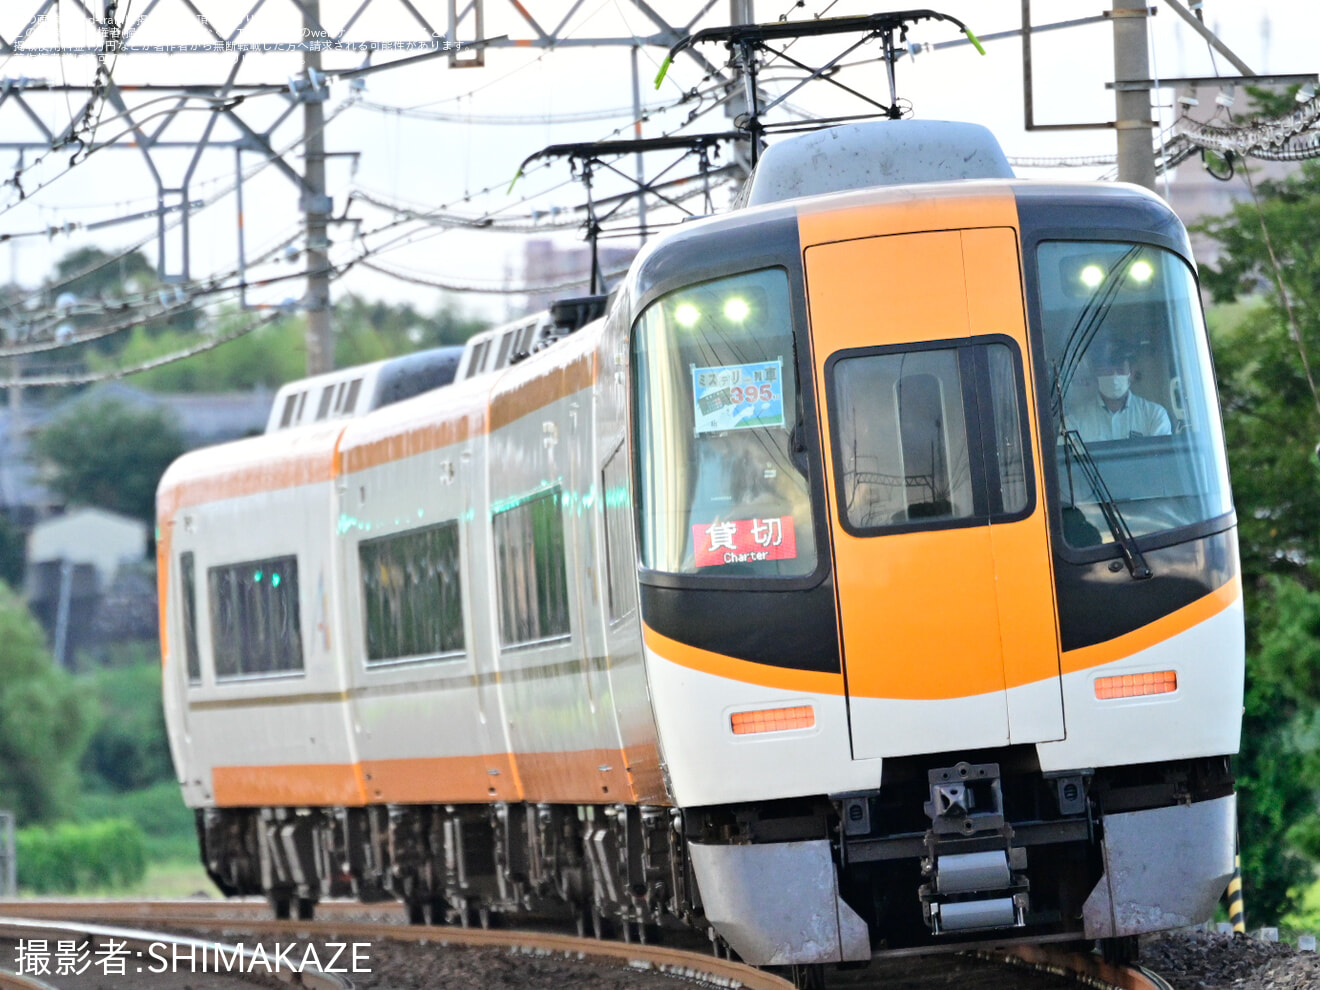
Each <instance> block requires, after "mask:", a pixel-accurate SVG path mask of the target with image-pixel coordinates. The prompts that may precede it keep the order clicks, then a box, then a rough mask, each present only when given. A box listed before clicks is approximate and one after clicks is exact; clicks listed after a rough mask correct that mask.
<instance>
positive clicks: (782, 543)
mask: <svg viewBox="0 0 1320 990" xmlns="http://www.w3.org/2000/svg"><path fill="white" fill-rule="evenodd" d="M692 545H693V546H694V547H695V548H696V564H697V566H698V567H715V566H717V565H720V564H746V563H752V562H754V561H758V560H788V559H791V558H793V557H796V556H797V543H796V541H795V540H794V538H793V517H792V516H778V517H772V518H770V519H732V520H729V521H728V522H713V523H709V524H702V523H698V524H696V525H694V526H693V527H692Z"/></svg>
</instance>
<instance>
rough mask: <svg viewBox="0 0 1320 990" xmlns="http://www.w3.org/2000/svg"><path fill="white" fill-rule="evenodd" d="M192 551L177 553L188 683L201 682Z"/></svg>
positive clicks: (195, 582) (195, 585)
mask: <svg viewBox="0 0 1320 990" xmlns="http://www.w3.org/2000/svg"><path fill="white" fill-rule="evenodd" d="M195 567H196V564H195V561H194V557H193V552H192V551H191V550H186V551H184V552H183V553H181V554H179V584H180V587H179V598H180V604H181V605H182V608H181V609H180V613H181V614H182V616H183V647H184V651H185V654H186V656H187V663H188V683H189V684H200V683H202V661H201V658H200V656H199V654H198V652H197V578H196V573H195Z"/></svg>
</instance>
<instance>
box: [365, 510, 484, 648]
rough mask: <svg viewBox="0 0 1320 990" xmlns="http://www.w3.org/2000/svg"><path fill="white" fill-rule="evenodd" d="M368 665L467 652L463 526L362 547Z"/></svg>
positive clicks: (451, 524)
mask: <svg viewBox="0 0 1320 990" xmlns="http://www.w3.org/2000/svg"><path fill="white" fill-rule="evenodd" d="M358 562H359V563H360V565H361V577H362V602H363V612H364V615H363V619H364V622H365V626H366V641H367V642H366V647H367V663H368V664H380V663H387V662H390V661H399V660H417V659H431V658H435V657H441V656H445V655H455V654H461V653H462V652H463V602H462V579H461V576H460V572H459V558H458V523H457V522H447V523H441V524H440V525H439V526H429V527H427V528H425V529H417V530H412V531H410V532H407V533H399V534H397V535H394V536H386V537H382V538H380V539H376V540H364V541H363V542H362V543H360V544H358Z"/></svg>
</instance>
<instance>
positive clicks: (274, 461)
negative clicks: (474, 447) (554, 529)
mask: <svg viewBox="0 0 1320 990" xmlns="http://www.w3.org/2000/svg"><path fill="white" fill-rule="evenodd" d="M595 381H596V354H595V351H589V352H587V353H585V354H582V355H580V356H579V357H577V358H575V359H574V360H572V361H570V362H569V363H568V364H566V365H556V366H552V367H550V368H548V369H547V370H546V372H545V373H543V374H540V375H538V376H536V377H534V378H532V379H530V380H529V381H527V382H524V383H521V384H519V385H516V386H514V387H512V388H510V389H508V390H507V391H505V392H503V393H496V394H495V395H494V396H492V397H491V400H490V409H491V413H490V424H489V427H487V425H486V424H485V422H484V419H485V415H484V408H483V409H482V410H480V411H474V412H471V413H465V414H462V415H460V416H458V417H457V418H452V419H438V420H437V419H435V418H428V419H426V420H425V421H423V422H419V423H416V424H408V425H400V427H399V429H398V432H396V433H393V434H391V435H389V436H385V437H382V438H380V439H377V440H370V441H367V442H366V443H363V444H361V445H360V446H352V447H349V448H347V449H345V450H343V451H342V452H341V450H340V443H341V441H342V438H343V431H344V428H345V426H346V425H347V424H346V423H343V422H341V423H339V424H338V425H339V429H338V431H337V432H336V434H335V437H334V441H333V443H327V444H325V445H324V446H323V447H317V448H316V449H313V450H287V449H284V448H274V449H271V450H269V451H263V454H264V455H265V456H261V455H258V457H257V459H256V461H255V463H250V464H243V465H241V466H238V467H235V468H233V469H232V470H228V471H223V470H222V471H217V472H216V473H215V474H213V475H209V476H201V477H195V478H184V479H183V480H181V481H178V482H175V483H173V484H171V485H170V486H169V487H168V488H163V489H162V490H161V492H160V494H159V496H158V498H157V513H156V514H157V518H158V519H159V520H160V522H161V524H162V525H164V524H165V523H166V522H167V521H169V520H171V519H172V518H173V517H174V514H175V513H176V512H177V511H178V510H179V509H180V508H184V507H186V506H190V505H201V504H204V503H207V502H219V501H223V500H225V499H231V498H241V497H242V496H244V495H256V494H259V493H262V492H272V491H278V490H281V489H284V488H293V487H296V486H299V485H310V484H315V483H317V482H324V481H331V480H333V479H334V478H336V477H339V476H340V475H341V474H346V473H347V474H351V473H353V472H355V471H363V470H366V469H367V468H372V467H378V466H380V465H383V464H389V463H392V462H394V461H399V460H403V459H405V458H408V457H414V456H416V455H418V454H422V453H425V452H427V451H429V450H435V449H438V448H441V447H448V446H451V445H453V444H456V443H462V442H463V441H464V440H467V439H468V438H469V437H472V436H477V435H480V434H482V433H484V432H486V431H487V429H488V428H489V429H491V430H494V429H499V428H500V427H501V426H507V425H508V424H510V423H512V422H514V421H516V420H518V419H521V418H522V417H524V416H528V415H530V414H532V413H534V412H536V410H538V409H541V408H544V407H545V406H548V405H550V404H551V403H552V402H555V401H556V400H558V399H562V398H566V397H567V396H569V395H572V394H574V393H575V392H580V391H582V390H583V389H585V388H590V387H591V386H592V385H593V384H594V383H595ZM275 436H276V437H278V436H279V435H278V434H275ZM327 439H328V438H327ZM255 442H264V443H272V441H270V440H269V439H266V440H258V441H255ZM276 442H278V441H276ZM272 446H273V445H272Z"/></svg>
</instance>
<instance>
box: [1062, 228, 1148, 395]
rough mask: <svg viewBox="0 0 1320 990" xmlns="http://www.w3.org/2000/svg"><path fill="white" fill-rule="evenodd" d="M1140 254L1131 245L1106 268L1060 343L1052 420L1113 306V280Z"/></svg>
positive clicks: (1115, 283)
mask: <svg viewBox="0 0 1320 990" xmlns="http://www.w3.org/2000/svg"><path fill="white" fill-rule="evenodd" d="M1141 250H1142V246H1141V245H1140V244H1134V245H1132V247H1130V248H1128V250H1127V251H1126V252H1124V253H1123V256H1122V257H1120V258H1119V259H1118V260H1117V261H1115V262H1114V263H1113V264H1112V265H1110V266H1109V271H1108V272H1106V273H1105V278H1104V281H1103V282H1101V283H1100V285H1098V286H1096V287H1095V289H1093V290H1092V291H1091V296H1090V298H1089V299H1087V300H1086V305H1085V306H1083V307H1082V311H1081V312H1080V313H1078V314H1077V321H1076V322H1075V323H1074V324H1073V327H1072V329H1071V330H1070V331H1069V332H1068V337H1067V339H1065V340H1064V342H1063V348H1062V350H1060V351H1059V362H1058V363H1057V364H1056V365H1055V368H1054V381H1053V382H1052V383H1051V386H1050V405H1051V407H1052V408H1053V410H1054V415H1055V416H1056V417H1057V416H1059V413H1060V410H1061V409H1062V408H1063V397H1064V395H1066V394H1067V392H1068V389H1069V388H1070V387H1071V385H1072V380H1073V375H1075V374H1076V373H1077V368H1078V366H1079V365H1080V364H1081V361H1082V355H1083V354H1085V353H1086V349H1087V348H1088V347H1090V346H1091V341H1092V340H1093V339H1095V335H1096V333H1098V332H1099V330H1100V327H1101V325H1102V324H1103V323H1104V321H1105V319H1106V317H1108V316H1109V310H1110V308H1111V307H1112V306H1113V305H1114V297H1115V296H1116V295H1117V294H1118V290H1119V288H1120V286H1122V284H1123V280H1122V279H1121V278H1115V277H1114V276H1115V275H1116V274H1117V273H1118V272H1120V271H1122V270H1123V269H1124V266H1126V265H1127V263H1128V262H1129V261H1131V260H1132V259H1133V258H1134V257H1136V255H1137V253H1138V252H1140V251H1141ZM1102 290H1103V291H1102Z"/></svg>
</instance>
